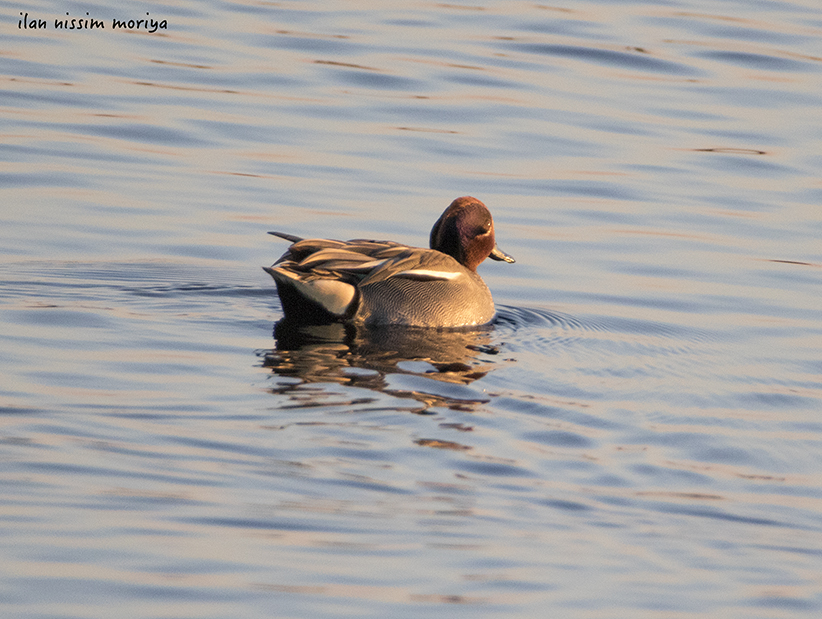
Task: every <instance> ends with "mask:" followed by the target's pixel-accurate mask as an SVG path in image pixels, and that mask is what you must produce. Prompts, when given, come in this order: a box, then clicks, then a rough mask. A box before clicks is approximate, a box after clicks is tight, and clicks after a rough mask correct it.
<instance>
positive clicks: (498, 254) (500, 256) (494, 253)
mask: <svg viewBox="0 0 822 619" xmlns="http://www.w3.org/2000/svg"><path fill="white" fill-rule="evenodd" d="M488 257H489V258H491V259H492V260H499V261H501V262H516V260H514V257H513V256H511V255H509V254H506V253H505V252H504V251H502V250H501V249H500V248H499V247H497V246H496V245H494V249H493V250H491V254H490V255H489V256H488Z"/></svg>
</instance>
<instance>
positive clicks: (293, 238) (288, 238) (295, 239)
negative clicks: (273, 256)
mask: <svg viewBox="0 0 822 619" xmlns="http://www.w3.org/2000/svg"><path fill="white" fill-rule="evenodd" d="M269 234H273V235H274V236H278V237H280V238H281V239H285V240H286V241H291V242H292V243H299V242H300V241H302V240H303V239H302V237H299V236H294V235H293V234H286V233H285V232H269Z"/></svg>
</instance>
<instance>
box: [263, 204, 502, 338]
mask: <svg viewBox="0 0 822 619" xmlns="http://www.w3.org/2000/svg"><path fill="white" fill-rule="evenodd" d="M270 234H274V235H276V236H279V237H281V238H284V239H286V240H289V241H292V242H293V245H291V247H289V248H288V250H287V251H286V252H285V254H283V256H282V257H281V258H280V259H279V260H278V261H277V262H276V263H274V265H273V266H272V267H271V268H268V267H263V268H264V269H265V270H266V271H267V272H268V273H269V274H270V275H271V276H272V277H273V278H274V281H275V282H276V283H277V292H278V294H279V296H280V301H281V302H282V306H283V311H284V312H285V315H286V318H291V319H294V320H299V321H302V322H314V323H316V322H320V323H322V322H333V321H351V322H355V323H362V324H366V325H406V326H418V327H466V326H476V325H483V324H486V323H488V322H490V321H491V319H492V318H493V317H494V301H493V299H492V297H491V292H490V291H489V290H488V287H487V286H486V285H485V282H483V281H482V278H481V277H480V276H479V275H478V274H477V272H476V267H477V265H479V263H480V262H482V261H483V260H484V259H485V258H486V257H489V256H490V257H491V258H493V259H495V260H504V261H506V262H513V261H514V259H513V258H511V257H510V256H508V255H507V254H505V253H503V252H501V251H500V250H499V249H497V248H496V244H495V241H494V225H493V221H492V219H491V214H490V213H489V212H488V209H487V208H486V207H485V205H484V204H482V202H480V201H479V200H476V199H474V198H468V197H465V198H457V199H456V200H454V202H452V203H451V206H449V207H448V209H447V210H446V211H445V212H444V213H443V215H442V216H441V217H440V219H439V220H438V221H437V223H436V224H434V228H433V229H432V230H431V239H430V242H431V249H424V248H420V247H409V246H406V245H401V244H399V243H394V242H392V241H367V240H352V241H333V240H326V239H307V240H304V239H300V238H299V237H295V236H292V235H289V234H284V233H280V232H271V233H270Z"/></svg>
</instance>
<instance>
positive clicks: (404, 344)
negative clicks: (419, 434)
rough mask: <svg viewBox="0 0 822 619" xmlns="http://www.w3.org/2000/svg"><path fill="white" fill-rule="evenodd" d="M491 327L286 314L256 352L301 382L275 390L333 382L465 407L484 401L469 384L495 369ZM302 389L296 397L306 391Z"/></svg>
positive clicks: (425, 407)
mask: <svg viewBox="0 0 822 619" xmlns="http://www.w3.org/2000/svg"><path fill="white" fill-rule="evenodd" d="M492 332H493V326H487V327H483V328H479V329H477V328H474V329H470V330H437V329H416V328H407V327H381V328H374V327H363V326H356V325H350V324H339V323H335V324H326V325H305V324H300V323H295V322H293V321H287V320H285V319H283V320H281V321H280V322H278V323H276V324H275V325H274V337H275V339H276V347H275V348H274V349H272V350H263V351H258V353H257V354H258V355H259V356H261V357H262V358H263V366H264V367H268V368H271V369H272V371H273V372H274V373H275V374H276V375H278V376H281V377H287V378H297V379H299V382H296V383H293V382H286V383H284V384H282V383H281V384H278V386H277V387H275V388H274V389H273V390H272V391H273V393H276V394H289V393H290V394H294V392H295V391H297V390H298V388H299V386H300V385H304V384H306V383H328V382H333V383H338V384H341V385H348V386H353V387H360V388H365V389H371V390H374V391H379V392H383V393H390V394H392V395H394V396H399V397H406V398H413V399H414V400H416V401H417V402H419V403H421V404H422V405H423V406H422V408H421V409H415V412H420V413H423V412H426V411H427V410H428V408H430V407H432V406H449V407H452V408H453V407H458V408H460V409H463V410H464V409H465V407H468V409H469V410H470V409H471V407H472V406H474V405H479V404H482V403H485V402H488V400H489V399H488V397H487V396H485V395H484V394H483V393H482V392H480V391H476V390H474V389H470V388H468V387H467V386H468V385H470V384H471V383H473V382H474V381H476V380H477V379H479V378H482V377H483V376H485V375H486V374H488V372H490V371H492V369H493V367H494V365H495V362H494V361H493V359H494V357H496V356H497V355H498V354H499V352H500V348H499V346H497V345H494V344H493V343H492V339H491V334H492ZM305 395H306V394H305V392H304V391H300V396H301V398H304V396H305Z"/></svg>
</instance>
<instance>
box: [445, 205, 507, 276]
mask: <svg viewBox="0 0 822 619" xmlns="http://www.w3.org/2000/svg"><path fill="white" fill-rule="evenodd" d="M430 246H431V249H436V250H437V251H441V252H442V253H444V254H448V255H449V256H451V257H452V258H454V259H455V260H456V261H457V262H459V263H460V264H462V265H463V266H464V267H465V268H467V269H470V270H472V271H476V270H477V267H478V266H479V264H480V263H481V262H482V261H483V260H485V259H486V258H491V259H493V260H502V261H504V262H514V259H513V258H512V257H511V256H509V255H508V254H506V253H505V252H504V251H502V250H500V249H499V248H498V247H497V243H496V240H495V239H494V220H493V219H492V218H491V213H490V212H489V211H488V208H487V207H486V206H485V205H484V204H483V203H482V202H480V201H479V200H477V199H476V198H472V197H470V196H464V197H462V198H457V199H456V200H454V201H453V202H452V203H451V205H450V206H449V207H448V208H447V209H445V212H444V213H443V214H442V215H441V216H440V218H439V219H438V220H437V223H435V224H434V227H433V228H432V229H431V240H430Z"/></svg>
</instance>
